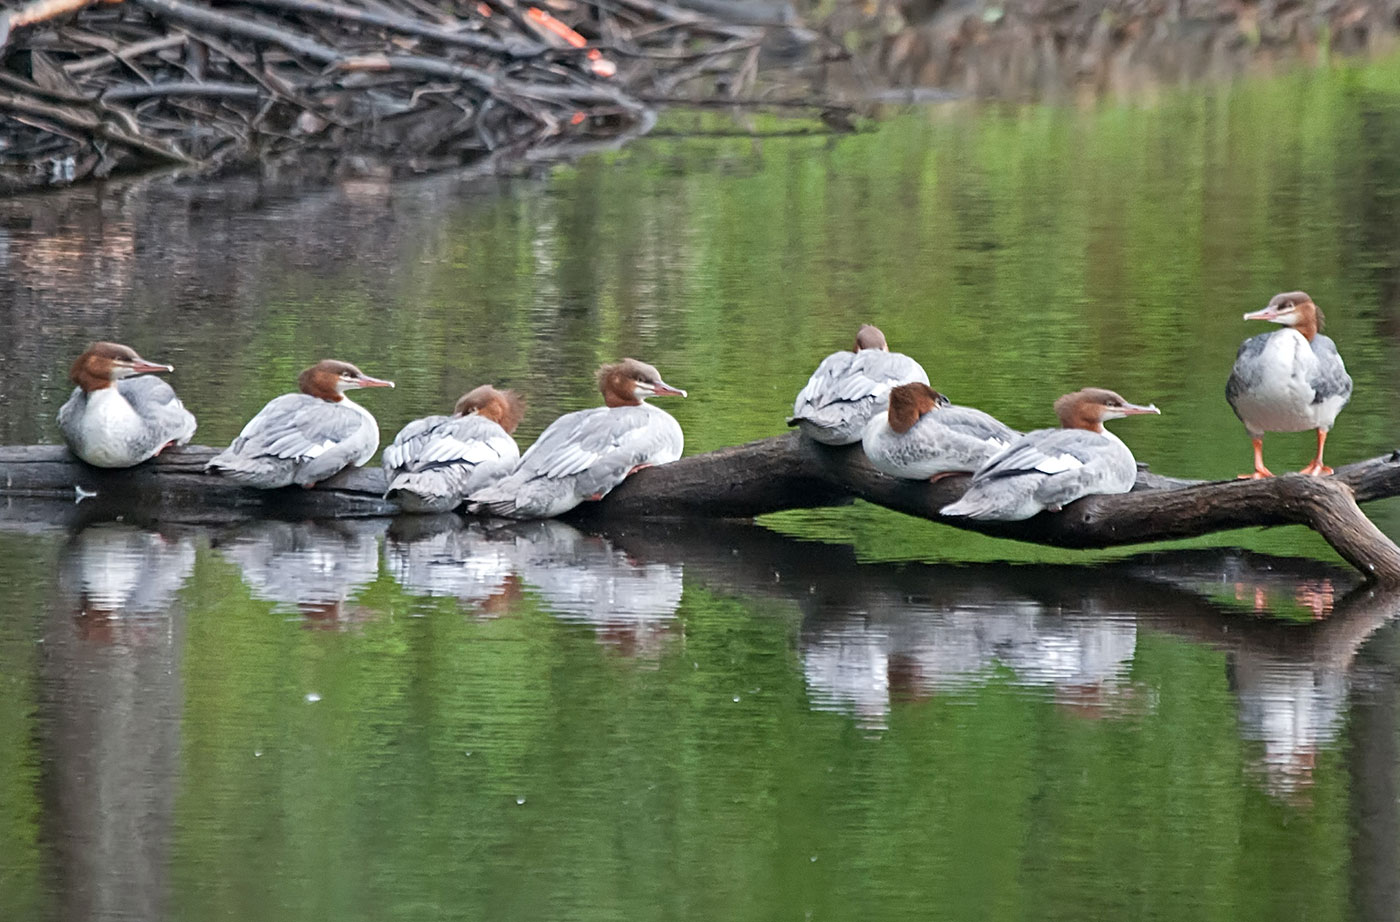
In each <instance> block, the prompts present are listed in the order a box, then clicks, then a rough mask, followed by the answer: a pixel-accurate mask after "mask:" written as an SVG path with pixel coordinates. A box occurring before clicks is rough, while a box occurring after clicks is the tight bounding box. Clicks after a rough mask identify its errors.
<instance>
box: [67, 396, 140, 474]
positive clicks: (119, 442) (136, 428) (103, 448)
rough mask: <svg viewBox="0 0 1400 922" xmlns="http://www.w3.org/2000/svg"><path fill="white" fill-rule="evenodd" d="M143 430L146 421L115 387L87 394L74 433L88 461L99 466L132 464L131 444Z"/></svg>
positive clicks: (138, 437) (136, 441) (137, 440)
mask: <svg viewBox="0 0 1400 922" xmlns="http://www.w3.org/2000/svg"><path fill="white" fill-rule="evenodd" d="M145 432H146V423H145V421H144V420H142V419H141V417H140V416H139V415H138V414H137V412H136V410H135V409H134V408H133V407H132V406H131V404H130V403H128V402H127V400H126V398H125V397H123V396H122V395H121V394H120V393H119V392H118V391H117V389H116V388H115V387H104V388H102V389H101V390H96V391H92V392H91V393H89V394H88V397H87V406H86V407H85V408H84V409H83V414H82V417H81V419H80V421H79V423H78V433H77V436H78V441H79V443H80V444H81V446H82V453H83V457H84V458H85V459H86V460H87V461H88V463H90V464H95V465H98V466H99V467H102V466H111V467H124V466H126V465H128V464H131V463H132V461H131V455H132V446H133V445H135V444H137V443H139V442H140V441H141V440H142V437H143V436H144V435H145Z"/></svg>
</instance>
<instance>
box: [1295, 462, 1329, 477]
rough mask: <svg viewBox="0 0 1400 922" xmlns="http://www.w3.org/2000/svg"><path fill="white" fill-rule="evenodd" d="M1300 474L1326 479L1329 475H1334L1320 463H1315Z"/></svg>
mask: <svg viewBox="0 0 1400 922" xmlns="http://www.w3.org/2000/svg"><path fill="white" fill-rule="evenodd" d="M1298 473H1300V474H1308V475H1310V476H1312V477H1326V476H1327V475H1328V474H1330V473H1332V469H1331V468H1330V467H1328V466H1327V465H1325V464H1323V463H1321V462H1320V461H1314V462H1313V463H1311V464H1309V465H1308V466H1307V467H1305V468H1303V469H1302V470H1301V471H1299V472H1298Z"/></svg>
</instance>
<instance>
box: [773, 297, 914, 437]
mask: <svg viewBox="0 0 1400 922" xmlns="http://www.w3.org/2000/svg"><path fill="white" fill-rule="evenodd" d="M910 381H918V382H919V383H921V384H927V383H928V375H927V374H926V373H925V372H924V370H923V368H921V367H920V366H919V363H918V362H916V361H914V360H913V359H911V358H910V357H909V356H907V355H902V354H900V353H898V352H891V351H890V346H889V343H887V342H886V341H885V334H884V333H882V332H880V329H879V327H874V326H871V325H870V324H866V325H865V326H863V327H861V328H860V332H858V333H857V334H856V347H855V349H854V350H852V351H850V352H833V353H832V354H831V355H828V356H827V357H826V358H824V359H822V363H821V364H820V365H818V366H817V370H816V371H814V372H812V377H811V378H809V379H808V380H807V386H806V387H804V388H802V390H801V391H800V392H798V394H797V401H796V402H795V403H794V404H793V405H792V416H791V417H789V418H788V421H787V424H788V425H789V426H800V427H801V428H802V431H803V432H805V433H807V435H809V436H811V437H812V438H813V439H816V440H817V441H818V442H822V443H824V444H826V445H853V444H855V443H856V442H859V441H860V438H861V435H862V434H864V432H865V426H866V424H867V423H869V422H870V420H871V418H872V417H873V416H875V414H876V413H879V412H880V411H881V410H883V409H885V407H886V405H887V404H888V403H889V395H890V388H892V387H894V386H895V385H897V384H907V383H908V382H910Z"/></svg>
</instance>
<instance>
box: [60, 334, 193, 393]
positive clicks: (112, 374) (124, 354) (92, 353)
mask: <svg viewBox="0 0 1400 922" xmlns="http://www.w3.org/2000/svg"><path fill="white" fill-rule="evenodd" d="M174 370H175V369H174V367H173V366H170V365H161V364H159V363H157V362H148V361H146V360H145V359H143V358H141V356H139V355H137V354H136V350H135V349H132V348H131V347H130V346H123V345H122V344H121V343H93V344H92V345H91V346H88V347H87V351H86V352H84V353H83V354H82V355H80V356H78V357H77V359H75V360H74V362H73V365H72V367H71V368H69V369H68V377H69V379H70V380H71V381H72V382H73V383H74V384H76V385H78V387H81V388H82V389H83V390H84V391H87V392H88V393H92V392H93V391H98V390H101V389H102V388H104V387H111V386H112V385H113V384H115V383H116V382H118V381H120V380H121V379H122V378H129V377H131V376H132V375H143V374H148V373H150V372H164V371H174Z"/></svg>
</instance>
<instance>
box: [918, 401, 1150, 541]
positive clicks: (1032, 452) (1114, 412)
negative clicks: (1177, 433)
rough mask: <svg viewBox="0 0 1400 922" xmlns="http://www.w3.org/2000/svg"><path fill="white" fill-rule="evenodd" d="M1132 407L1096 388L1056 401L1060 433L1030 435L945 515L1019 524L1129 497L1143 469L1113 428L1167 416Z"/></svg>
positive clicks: (978, 477)
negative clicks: (1095, 500)
mask: <svg viewBox="0 0 1400 922" xmlns="http://www.w3.org/2000/svg"><path fill="white" fill-rule="evenodd" d="M1160 412H1161V411H1160V410H1158V409H1157V408H1156V407H1155V406H1151V405H1149V406H1139V405H1137V404H1135V403H1129V402H1128V401H1126V400H1124V399H1123V398H1122V397H1120V396H1118V395H1117V394H1115V393H1114V392H1113V391H1108V390H1104V389H1102V388H1098V387H1088V388H1085V389H1084V390H1082V391H1075V392H1074V393H1073V394H1066V395H1065V396H1063V397H1061V398H1060V399H1059V400H1056V401H1055V413H1056V415H1057V416H1059V417H1060V425H1061V426H1062V427H1063V428H1060V429H1037V430H1035V431H1034V432H1027V433H1026V434H1025V435H1023V436H1021V437H1020V438H1019V439H1017V440H1016V441H1015V442H1012V443H1011V445H1010V447H1008V448H1007V449H1006V450H1005V451H1003V452H1001V453H1000V454H998V455H996V456H995V457H993V458H992V459H991V460H990V461H988V462H987V463H986V464H984V465H982V467H980V468H978V470H977V473H975V474H973V475H972V482H971V483H970V484H969V485H968V488H967V492H966V493H964V494H963V497H962V499H960V500H958V501H957V502H956V503H952V504H951V505H948V506H944V507H943V508H942V509H941V510H939V511H940V512H941V513H942V514H943V515H950V516H958V515H961V516H967V517H969V518H973V519H991V520H996V521H1003V522H1013V521H1018V520H1020V519H1028V518H1030V517H1031V516H1033V515H1035V514H1036V513H1037V512H1040V511H1041V510H1043V509H1049V510H1051V511H1052V512H1058V511H1059V510H1060V509H1061V508H1062V507H1063V506H1065V505H1067V504H1069V503H1072V502H1074V501H1075V500H1076V499H1079V498H1080V497H1081V496H1088V495H1090V494H1097V493H1127V492H1128V491H1129V490H1131V489H1132V488H1133V484H1134V483H1136V482H1137V461H1136V459H1134V458H1133V453H1132V452H1131V451H1129V450H1128V446H1127V445H1124V444H1123V442H1122V440H1121V439H1119V438H1118V436H1116V435H1114V434H1113V433H1112V432H1109V431H1108V430H1107V429H1105V428H1104V427H1103V424H1104V421H1105V420H1110V419H1119V418H1120V417H1124V416H1135V415H1137V414H1140V413H1160Z"/></svg>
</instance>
